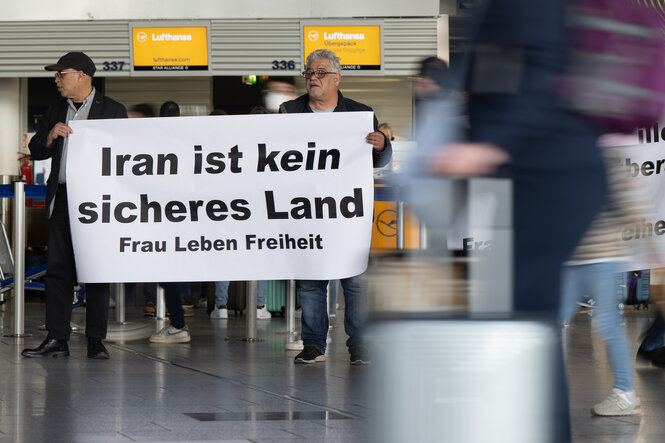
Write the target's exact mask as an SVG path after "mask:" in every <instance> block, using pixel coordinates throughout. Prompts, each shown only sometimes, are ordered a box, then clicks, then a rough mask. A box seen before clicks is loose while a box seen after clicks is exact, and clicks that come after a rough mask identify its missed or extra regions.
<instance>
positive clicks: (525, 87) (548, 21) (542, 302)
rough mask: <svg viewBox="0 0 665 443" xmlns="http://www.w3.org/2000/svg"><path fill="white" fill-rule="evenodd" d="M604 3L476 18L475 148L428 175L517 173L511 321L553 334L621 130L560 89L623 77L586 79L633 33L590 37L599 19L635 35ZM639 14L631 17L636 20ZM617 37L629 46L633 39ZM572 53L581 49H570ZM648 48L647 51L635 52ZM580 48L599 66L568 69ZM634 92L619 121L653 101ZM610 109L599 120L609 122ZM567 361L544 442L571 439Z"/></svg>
mask: <svg viewBox="0 0 665 443" xmlns="http://www.w3.org/2000/svg"><path fill="white" fill-rule="evenodd" d="M569 3H570V4H572V5H573V6H578V7H580V6H591V7H589V8H583V9H580V8H577V9H576V14H575V15H571V16H570V17H567V16H566V6H567V4H569ZM598 3H599V2H589V1H587V0H573V1H571V2H566V1H563V0H552V1H548V2H532V1H529V0H505V1H491V2H488V3H486V7H484V8H479V9H480V10H481V11H482V12H480V13H479V14H477V15H478V18H479V20H480V21H479V27H478V29H477V32H476V34H475V39H474V40H475V41H474V44H473V48H472V51H471V57H470V63H469V65H468V67H467V71H466V77H467V78H466V89H467V91H468V94H469V100H468V110H469V121H470V130H469V134H468V141H466V142H461V143H457V144H449V145H447V146H445V147H442V148H440V150H439V152H438V154H436V155H434V156H432V158H430V159H429V161H428V163H427V165H428V166H427V167H428V169H429V170H430V171H432V172H434V173H437V174H441V175H444V176H453V177H469V176H474V175H485V174H492V173H494V172H495V171H496V170H497V169H498V168H499V167H500V166H503V165H507V166H508V167H509V169H510V177H511V178H512V180H513V187H514V191H513V203H514V209H513V223H514V269H513V285H514V291H513V294H514V298H513V306H514V311H515V313H516V314H517V315H518V316H519V317H521V318H530V319H535V320H538V321H541V322H542V321H544V322H547V323H551V324H555V321H556V319H557V316H558V313H559V306H560V296H561V292H560V287H561V286H560V273H561V266H562V263H563V262H564V261H565V260H566V259H568V258H569V257H570V255H571V254H572V252H573V249H574V248H575V246H576V245H577V243H578V242H579V240H580V239H581V237H582V236H583V234H584V233H585V231H586V229H587V227H588V226H589V224H590V223H591V221H592V220H593V219H594V218H595V216H596V214H597V213H598V211H599V209H600V208H601V206H602V205H603V203H604V202H605V197H606V177H605V171H604V165H603V161H602V158H601V155H600V152H599V149H598V148H597V146H596V140H597V138H598V136H599V135H600V133H601V132H607V129H609V128H605V127H602V126H601V123H602V124H605V123H613V124H614V123H615V122H613V121H611V120H609V119H607V118H605V116H603V115H598V116H594V115H592V114H590V113H588V112H586V113H585V112H584V111H586V110H587V109H588V106H587V105H590V104H591V103H590V101H591V99H592V98H587V97H586V96H576V95H575V94H570V92H571V91H572V90H573V89H572V88H571V87H568V88H560V87H559V86H560V85H561V84H566V85H568V86H571V85H573V86H578V85H579V84H580V83H581V82H580V81H579V80H580V78H581V79H582V80H584V83H585V84H586V85H587V89H589V88H594V87H595V86H596V85H601V86H605V82H606V81H609V79H608V77H611V76H613V75H615V72H616V71H615V70H609V69H608V70H605V71H602V70H601V71H599V70H593V69H590V70H585V69H577V68H580V67H584V68H587V67H593V66H594V64H593V63H587V62H588V61H589V60H592V59H595V60H598V59H600V60H603V61H605V60H608V59H609V60H610V61H614V62H616V60H617V59H621V58H622V57H612V56H611V55H612V53H615V52H619V51H622V50H623V49H624V48H625V45H616V44H614V45H613V44H612V43H611V42H612V41H614V38H615V37H617V35H615V34H618V33H621V32H623V29H626V27H625V26H605V27H602V28H600V29H593V30H590V29H589V28H591V27H593V26H594V23H598V20H600V21H601V22H602V21H604V20H609V21H610V22H612V23H614V24H626V23H623V21H624V18H625V17H626V14H623V13H621V14H617V11H622V12H623V11H624V10H625V6H624V5H627V4H629V3H630V2H610V3H606V4H605V6H604V7H599V6H598ZM594 6H595V8H594ZM630 7H631V8H632V6H630ZM579 12H581V13H582V14H587V15H588V16H586V17H582V19H585V18H588V19H589V20H581V21H580V20H575V21H573V22H572V23H573V24H574V27H573V28H570V29H568V28H566V23H567V20H566V19H567V18H579V14H577V13H579ZM635 15H637V14H635ZM635 15H633V14H631V16H630V17H631V19H632V18H633V17H634V16H635ZM633 25H635V26H641V27H642V28H641V29H642V30H644V31H645V32H644V34H647V35H649V37H648V38H651V39H653V38H654V37H653V33H650V32H647V31H649V30H648V29H647V28H646V27H647V26H648V25H646V24H645V25H644V26H643V25H642V24H635V23H633ZM629 28H630V29H634V28H632V27H629ZM571 31H572V33H571ZM608 34H609V35H608ZM630 34H631V35H628V36H627V37H626V38H628V39H630V38H631V37H633V34H634V33H630ZM619 38H620V41H621V42H622V43H623V42H624V40H625V39H624V36H620V37H619ZM594 39H596V42H597V43H598V40H602V41H604V42H605V43H607V42H610V43H609V44H604V45H601V44H596V45H594V44H591V43H593V40H594ZM568 42H571V43H572V44H573V46H572V47H567V46H566V45H567V43H568ZM651 43H653V41H650V40H645V41H644V42H640V43H639V44H636V45H633V47H641V46H645V47H646V46H648V45H649V44H651ZM581 48H583V49H585V50H588V51H589V52H590V53H591V56H588V57H583V58H582V59H581V60H582V61H583V62H584V63H580V60H576V63H575V64H568V63H567V62H568V61H569V60H571V59H570V58H569V56H570V55H571V54H574V55H579V53H580V49H581ZM630 55H631V54H626V56H630ZM639 63H640V61H638V62H637V63H636V64H633V63H632V61H631V62H630V63H626V64H625V65H626V66H619V67H618V68H619V72H625V69H627V67H628V66H627V65H632V66H630V68H631V69H649V66H648V64H647V65H642V66H640V65H639ZM660 64H661V65H662V60H661V62H660ZM634 78H635V76H627V77H626V76H623V78H613V79H611V80H612V81H618V82H620V84H621V85H622V86H624V84H625V83H631V82H632V81H633V80H634ZM562 79H563V80H565V81H564V82H562V81H561V80H562ZM622 80H623V81H622ZM640 80H641V78H640ZM633 86H634V85H632V84H630V85H626V88H617V91H616V92H617V94H616V95H617V96H621V99H622V101H621V102H620V103H621V104H620V106H619V107H620V108H621V109H619V110H618V111H619V112H618V114H617V115H618V116H619V117H621V115H622V114H623V115H625V116H626V118H627V119H632V117H633V116H632V115H631V113H630V111H631V110H632V109H634V101H635V100H638V101H639V100H643V101H647V100H644V98H643V97H644V95H641V96H639V97H638V96H633V97H630V96H629V95H627V96H623V95H622V94H624V92H625V90H626V89H627V90H632V89H631V88H632V87H633ZM566 94H567V95H566ZM646 95H647V96H648V95H649V94H646ZM600 96H601V97H603V94H601V95H600ZM604 96H612V94H604ZM654 96H655V97H659V94H654ZM596 98H598V97H593V99H596ZM648 100H652V98H651V97H648ZM573 105H574V106H573ZM608 106H609V104H608ZM608 106H606V107H605V108H604V109H603V107H602V106H601V107H600V109H601V110H603V111H606V110H607V108H608ZM644 107H645V108H646V107H647V106H644ZM573 109H574V111H573ZM596 109H599V108H598V107H596ZM614 111H616V109H615V110H614ZM661 111H662V109H661ZM583 115H584V117H583ZM617 115H615V116H614V117H617ZM592 117H598V118H592ZM592 121H593V123H592ZM631 123H634V121H632V120H631ZM623 126H624V127H625V126H630V125H623ZM632 127H634V126H632ZM552 331H553V337H552V339H553V340H555V339H557V338H558V334H557V332H558V331H557V329H556V328H553V329H552ZM559 348H560V346H559ZM562 357H563V356H562V352H561V349H559V352H558V353H557V356H556V359H555V360H556V361H555V363H554V365H555V368H556V369H555V370H556V375H555V379H554V380H553V381H554V385H553V386H552V389H551V391H550V392H552V394H551V395H552V396H553V398H552V399H551V400H553V401H551V404H552V406H553V408H554V410H553V412H554V414H553V415H552V417H549V418H548V417H543V423H542V426H543V430H544V431H546V430H547V429H548V426H553V431H554V432H553V434H552V435H551V440H552V441H569V440H570V428H569V426H570V425H569V416H568V400H567V389H566V384H565V370H564V366H563V358H562ZM545 392H547V391H545Z"/></svg>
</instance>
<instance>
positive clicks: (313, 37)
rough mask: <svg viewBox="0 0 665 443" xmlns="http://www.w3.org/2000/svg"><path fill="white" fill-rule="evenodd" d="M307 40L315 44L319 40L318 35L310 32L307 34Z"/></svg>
mask: <svg viewBox="0 0 665 443" xmlns="http://www.w3.org/2000/svg"><path fill="white" fill-rule="evenodd" d="M307 38H308V39H310V40H311V41H313V42H315V41H317V40H318V39H319V33H318V32H316V31H314V30H312V31H309V32H308V33H307Z"/></svg>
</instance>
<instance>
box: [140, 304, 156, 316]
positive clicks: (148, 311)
mask: <svg viewBox="0 0 665 443" xmlns="http://www.w3.org/2000/svg"><path fill="white" fill-rule="evenodd" d="M156 312H157V309H156V308H155V304H154V303H152V302H148V303H146V304H145V306H144V307H143V316H144V317H154V316H155V313H156Z"/></svg>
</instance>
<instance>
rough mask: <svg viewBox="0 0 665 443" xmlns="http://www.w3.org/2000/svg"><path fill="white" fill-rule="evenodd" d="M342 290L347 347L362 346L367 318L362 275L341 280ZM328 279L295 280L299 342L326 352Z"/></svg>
mask: <svg viewBox="0 0 665 443" xmlns="http://www.w3.org/2000/svg"><path fill="white" fill-rule="evenodd" d="M340 282H341V283H342V288H343V289H344V306H345V307H344V330H345V331H346V334H347V335H348V336H349V339H348V340H347V341H346V346H347V347H349V348H350V347H352V346H362V335H361V334H362V331H363V329H364V326H365V321H366V319H367V295H366V291H365V278H364V275H362V274H361V275H356V276H355V277H349V278H344V279H341V280H340ZM327 286H328V280H297V281H296V288H297V290H298V297H299V298H300V307H301V308H302V319H301V320H302V341H303V344H304V345H305V346H314V347H316V348H317V349H318V350H319V352H321V353H325V352H326V338H327V337H328V310H327V309H326V308H327V306H326V304H327V293H328V290H327Z"/></svg>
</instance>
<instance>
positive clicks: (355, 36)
mask: <svg viewBox="0 0 665 443" xmlns="http://www.w3.org/2000/svg"><path fill="white" fill-rule="evenodd" d="M317 49H329V50H331V51H333V52H334V53H335V54H337V56H338V57H339V58H340V63H341V64H342V69H344V70H353V71H359V70H360V71H362V70H380V69H381V26H379V25H371V26H367V25H365V26H333V25H325V26H318V25H316V26H315V25H304V26H303V51H304V56H305V57H307V55H308V54H309V53H310V52H312V51H315V50H317Z"/></svg>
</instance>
